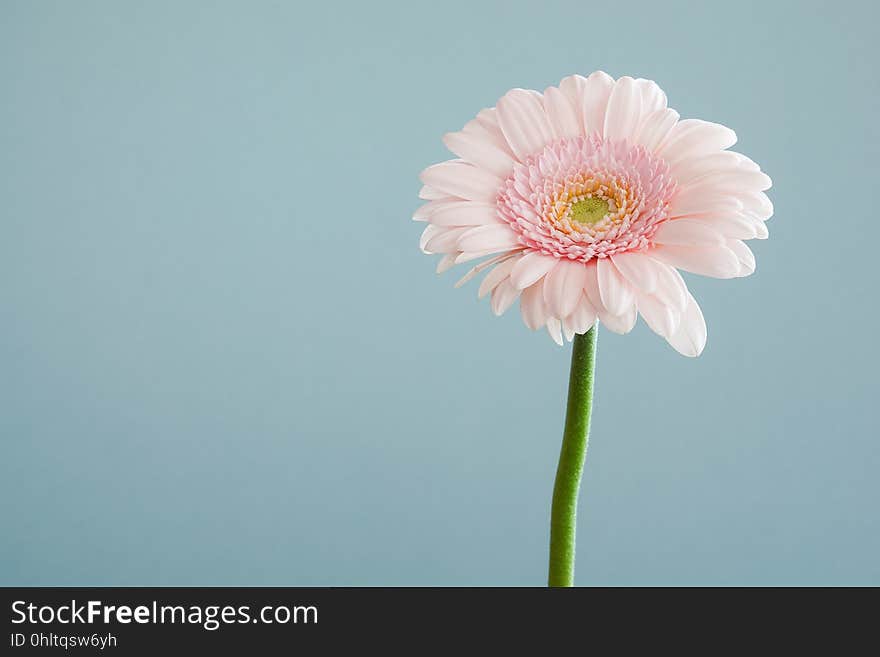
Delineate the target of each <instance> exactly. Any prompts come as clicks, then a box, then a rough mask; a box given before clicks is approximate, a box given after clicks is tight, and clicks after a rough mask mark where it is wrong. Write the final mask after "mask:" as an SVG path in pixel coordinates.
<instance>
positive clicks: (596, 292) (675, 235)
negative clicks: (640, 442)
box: [413, 72, 773, 356]
mask: <svg viewBox="0 0 880 657" xmlns="http://www.w3.org/2000/svg"><path fill="white" fill-rule="evenodd" d="M444 142H445V143H446V146H447V147H448V148H449V149H450V150H451V151H452V152H453V153H455V154H456V155H458V156H459V158H460V159H455V160H448V161H446V162H441V163H440V164H435V165H433V166H431V167H428V168H427V169H425V171H423V172H422V176H421V177H422V181H423V182H424V184H425V186H424V187H423V188H422V192H421V194H420V196H421V198H423V199H425V200H427V201H428V203H426V204H425V205H423V206H422V207H421V208H419V209H418V211H417V212H416V214H415V215H414V217H413V218H414V219H415V220H417V221H426V222H428V225H427V227H426V228H425V230H424V232H423V233H422V239H421V248H422V250H423V251H424V252H426V253H438V254H443V258H442V260H441V261H440V264H439V265H438V271H445V270H446V269H448V268H450V267H452V266H453V265H455V264H458V263H462V262H467V261H471V260H476V259H480V258H486V260H484V261H483V262H481V263H480V264H478V265H476V266H475V267H473V268H472V269H471V270H470V271H469V272H468V273H467V274H466V275H465V277H464V278H463V279H462V280H461V281H459V284H463V283H464V282H466V281H467V280H469V279H470V278H471V277H473V276H474V275H476V274H478V273H481V272H485V277H484V278H483V281H482V283H481V285H480V289H479V295H480V297H483V296H485V295H487V294H490V295H491V301H492V303H491V306H492V310H493V312H495V314H497V315H500V314H502V313H503V312H504V311H505V310H507V309H508V308H509V307H510V306H511V305H512V304H513V302H514V301H516V300H517V298H519V299H520V309H521V311H522V316H523V320H524V321H525V323H526V325H527V326H528V327H529V328H532V329H538V328H541V327H546V328H547V330H548V331H549V333H550V335H551V337H553V339H554V340H555V341H556V342H557V343H559V344H562V343H563V337H564V338H566V339H568V340H571V339H572V338H573V336H574V335H575V334H576V333H585V332H586V331H588V330H589V329H590V327H591V326H592V325H593V324H594V323H595V322H596V320H597V319H598V320H599V321H601V322H602V323H603V324H604V325H605V326H606V327H607V328H609V329H610V330H612V331H615V332H617V333H627V332H629V331H630V330H632V328H633V326H634V325H635V322H636V318H637V315H639V314H641V316H642V317H643V319H644V320H645V322H646V323H647V324H648V326H650V327H651V329H652V330H653V331H654V332H656V333H657V334H659V335H661V336H663V337H664V338H666V339H667V340H668V341H669V343H670V344H671V345H672V346H673V347H675V349H677V350H678V351H679V352H681V353H682V354H685V355H687V356H697V355H699V354H700V352H701V351H702V350H703V347H704V346H705V343H706V325H705V322H704V320H703V315H702V312H701V311H700V308H699V306H698V305H697V303H696V301H695V300H694V298H693V296H692V295H691V294H690V292H689V291H688V289H687V286H686V284H685V282H684V280H683V279H682V277H681V275H680V274H679V273H678V269H681V270H684V271H689V272H693V273H696V274H702V275H706V276H713V277H716V278H733V277H738V276H747V275H749V274H751V273H752V272H753V271H754V269H755V259H754V256H753V254H752V252H751V251H750V250H749V248H748V247H747V246H746V245H745V243H744V241H743V240H748V239H753V238H758V239H762V238H765V237H767V229H766V227H765V225H764V221H766V220H767V219H768V218H769V217H770V216H771V215H772V213H773V206H772V204H771V203H770V200H769V199H768V198H767V196H766V195H765V194H764V193H763V192H764V191H765V190H767V189H769V187H770V179H769V178H768V177H767V175H766V174H764V173H762V172H761V170H760V168H759V167H758V165H756V164H755V163H754V162H752V161H751V160H750V159H748V158H747V157H745V156H744V155H740V154H739V153H735V152H733V151H728V150H726V149H727V148H729V147H730V146H732V145H733V144H734V143H735V142H736V135H735V134H734V132H733V131H732V130H730V129H729V128H726V127H724V126H722V125H718V124H716V123H708V122H706V121H698V120H694V119H685V120H679V115H678V113H677V112H675V110H672V109H669V108H668V107H667V106H666V95H665V94H664V93H663V91H662V90H661V89H660V88H659V87H658V86H657V85H656V84H655V83H654V82H652V81H650V80H641V79H639V80H634V79H632V78H629V77H622V78H620V79H619V80H616V81H615V80H614V79H613V78H611V77H609V76H608V75H606V74H605V73H602V72H596V73H593V74H592V75H590V76H589V77H587V78H584V77H581V76H578V75H574V76H571V77H568V78H565V79H564V80H562V82H561V83H560V84H559V87H549V88H547V89H546V90H545V91H544V93H543V94H541V93H538V92H536V91H527V90H524V89H513V90H511V91H509V92H508V93H507V94H505V95H504V97H502V98H501V99H500V100H499V101H498V104H497V107H495V108H491V109H485V110H483V111H481V112H480V113H479V114H478V115H477V117H476V118H475V119H474V120H472V121H470V122H469V123H468V124H467V125H465V127H464V129H462V130H461V131H460V132H454V133H449V134H447V135H446V136H445V137H444Z"/></svg>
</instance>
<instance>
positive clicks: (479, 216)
mask: <svg viewBox="0 0 880 657" xmlns="http://www.w3.org/2000/svg"><path fill="white" fill-rule="evenodd" d="M430 222H431V223H432V224H433V225H434V226H484V225H487V224H502V223H503V222H502V221H501V219H500V218H499V217H498V210H497V209H496V208H495V206H494V205H490V204H489V203H478V202H475V201H459V202H457V203H447V204H446V205H444V206H443V207H440V208H438V209H437V210H435V211H434V212H433V213H432V214H431V216H430Z"/></svg>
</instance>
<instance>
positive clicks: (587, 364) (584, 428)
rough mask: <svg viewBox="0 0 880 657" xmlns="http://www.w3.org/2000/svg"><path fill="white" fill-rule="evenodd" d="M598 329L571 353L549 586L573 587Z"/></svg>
mask: <svg viewBox="0 0 880 657" xmlns="http://www.w3.org/2000/svg"><path fill="white" fill-rule="evenodd" d="M598 330H599V328H598V326H593V328H591V329H590V330H589V331H587V332H586V333H584V334H583V335H580V334H579V335H576V336H575V338H574V344H573V346H572V351H571V374H570V375H569V379H568V408H567V409H566V412H565V431H564V433H563V434H562V449H561V451H560V453H559V465H558V467H557V468H556V484H555V485H554V486H553V507H552V510H551V511H550V575H549V577H548V581H547V583H548V584H549V585H550V586H574V542H575V531H576V528H577V501H578V490H579V489H580V485H581V474H582V473H583V471H584V461H585V460H586V458H587V443H588V441H589V435H590V412H591V410H592V406H593V378H594V374H595V371H596V334H597V332H598Z"/></svg>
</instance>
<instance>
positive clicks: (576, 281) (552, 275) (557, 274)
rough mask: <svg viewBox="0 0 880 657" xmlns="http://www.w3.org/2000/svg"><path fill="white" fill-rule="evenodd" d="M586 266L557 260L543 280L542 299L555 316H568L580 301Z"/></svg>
mask: <svg viewBox="0 0 880 657" xmlns="http://www.w3.org/2000/svg"><path fill="white" fill-rule="evenodd" d="M586 274H587V272H586V267H585V266H584V265H583V264H581V263H579V262H572V261H570V260H559V261H557V264H556V267H554V268H553V269H551V270H550V272H549V273H548V274H547V276H546V277H545V282H544V300H545V301H546V302H547V307H548V308H549V309H550V312H551V313H552V314H553V315H555V316H556V317H568V316H569V315H570V314H571V313H572V312H573V311H574V309H575V307H576V306H577V303H578V301H580V298H581V294H582V291H583V288H584V282H585V280H586Z"/></svg>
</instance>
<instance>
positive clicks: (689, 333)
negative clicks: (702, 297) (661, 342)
mask: <svg viewBox="0 0 880 657" xmlns="http://www.w3.org/2000/svg"><path fill="white" fill-rule="evenodd" d="M706 335H707V332H706V320H705V319H703V312H702V311H701V310H700V306H698V305H697V302H696V300H695V299H694V298H693V296H691V295H690V294H688V304H687V307H686V308H685V311H684V314H682V317H681V323H680V324H679V327H678V329H677V330H676V332H675V333H673V334H672V335H671V336H669V338H667V339H668V340H669V344H671V345H672V346H673V347H674V348H675V350H676V351H678V352H679V353H680V354H683V355H685V356H690V357H695V356H699V355H700V354H701V353H702V351H703V348H704V347H705V346H706Z"/></svg>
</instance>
